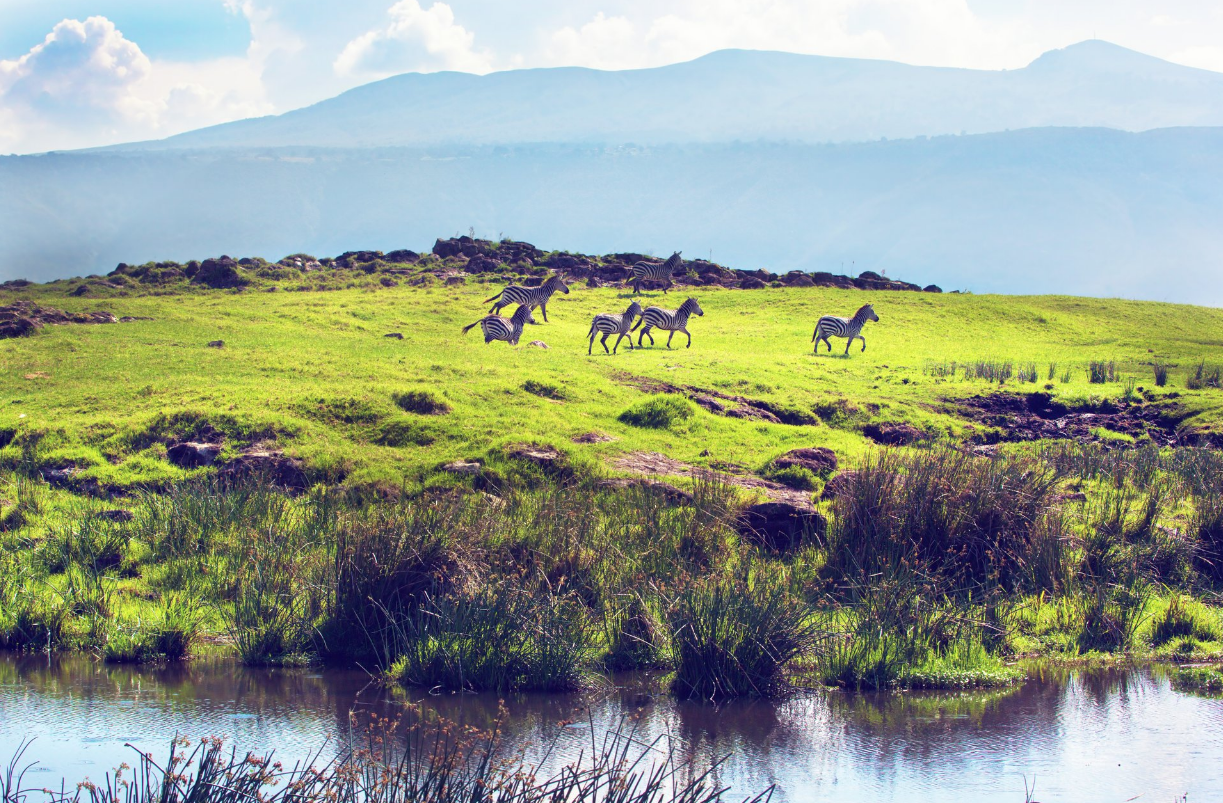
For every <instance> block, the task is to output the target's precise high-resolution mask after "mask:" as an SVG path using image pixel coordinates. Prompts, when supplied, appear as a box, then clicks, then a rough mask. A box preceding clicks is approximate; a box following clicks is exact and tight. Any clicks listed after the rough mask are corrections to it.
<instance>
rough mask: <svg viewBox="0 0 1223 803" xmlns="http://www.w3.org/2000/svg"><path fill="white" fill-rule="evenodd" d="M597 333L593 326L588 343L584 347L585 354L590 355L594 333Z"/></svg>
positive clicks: (593, 345)
mask: <svg viewBox="0 0 1223 803" xmlns="http://www.w3.org/2000/svg"><path fill="white" fill-rule="evenodd" d="M596 334H598V332H596V331H595V330H594V329H593V328H592V329H591V330H590V345H589V346H587V347H586V356H587V357H589V356H590V352H591V350H592V349H593V348H594V347H595V335H596Z"/></svg>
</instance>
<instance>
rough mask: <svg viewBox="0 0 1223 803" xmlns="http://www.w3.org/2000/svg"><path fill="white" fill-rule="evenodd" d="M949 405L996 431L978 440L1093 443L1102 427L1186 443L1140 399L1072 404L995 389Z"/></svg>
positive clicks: (1164, 442)
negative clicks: (1075, 405)
mask: <svg viewBox="0 0 1223 803" xmlns="http://www.w3.org/2000/svg"><path fill="white" fill-rule="evenodd" d="M949 405H950V410H949V412H952V413H953V414H955V415H958V416H960V417H962V418H967V419H969V420H970V421H973V422H976V423H978V424H982V425H984V426H988V427H994V428H996V429H997V431H996V432H988V433H979V434H977V435H975V436H974V437H973V438H972V440H973V441H974V442H976V443H983V444H990V443H997V442H1000V441H1005V442H1016V441H1035V440H1046V439H1048V440H1075V441H1079V442H1081V443H1091V442H1098V441H1103V440H1107V438H1101V437H1100V436H1099V435H1097V434H1096V433H1095V432H1094V431H1093V430H1097V429H1099V428H1103V429H1106V430H1109V431H1111V432H1117V433H1121V434H1124V435H1129V436H1131V437H1133V438H1141V437H1143V436H1147V437H1149V438H1150V439H1151V440H1152V441H1154V442H1155V443H1157V444H1159V445H1161V446H1176V445H1178V444H1181V445H1183V444H1182V443H1181V438H1180V437H1179V436H1178V435H1177V432H1176V428H1175V425H1174V424H1172V423H1171V422H1169V421H1167V420H1165V419H1164V418H1163V417H1162V416H1161V415H1160V409H1159V408H1158V407H1156V406H1153V405H1147V404H1142V403H1133V404H1127V403H1125V402H1103V403H1101V404H1098V405H1094V406H1091V407H1078V408H1070V407H1067V406H1066V405H1064V404H1062V403H1061V402H1058V401H1057V400H1055V399H1053V398H1051V397H1050V396H1049V395H1048V394H1045V393H1031V394H1027V395H1016V394H1011V393H993V394H989V395H984V396H973V397H971V398H967V399H953V400H949Z"/></svg>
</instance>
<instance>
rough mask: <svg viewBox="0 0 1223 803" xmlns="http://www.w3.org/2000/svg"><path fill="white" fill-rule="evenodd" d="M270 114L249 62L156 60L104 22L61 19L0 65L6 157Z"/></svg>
mask: <svg viewBox="0 0 1223 803" xmlns="http://www.w3.org/2000/svg"><path fill="white" fill-rule="evenodd" d="M270 111H272V107H271V105H270V104H269V103H268V102H267V100H266V98H264V97H263V92H262V87H261V84H260V75H259V69H258V65H255V64H253V63H252V61H251V60H250V59H249V58H248V59H237V58H229V59H215V60H209V61H202V62H193V63H189V64H188V63H178V62H169V61H152V60H150V59H149V58H148V56H146V55H145V53H144V52H143V51H142V50H141V49H140V46H139V45H138V44H137V43H135V42H133V41H131V40H129V39H127V38H126V37H125V36H124V35H123V33H122V31H120V30H119V29H118V28H116V27H115V24H114V23H113V22H111V21H110V20H109V19H107V18H106V17H90V18H88V19H86V20H84V21H83V22H82V21H80V20H74V19H66V20H63V21H62V22H60V23H59V24H57V25H56V26H55V27H54V28H53V29H52V31H51V33H49V34H47V36H46V38H45V39H44V40H43V41H42V42H41V43H39V44H37V45H35V46H34V47H32V48H31V49H30V51H29V52H28V53H26V54H25V55H23V56H21V57H19V58H16V59H11V60H0V151H10V150H12V151H19V152H37V151H46V150H56V149H65V148H78V147H87V146H93V145H101V144H107V143H112V142H122V141H125V140H130V139H146V138H150V137H156V136H166V135H169V134H175V133H178V132H180V131H185V130H188V129H190V128H194V127H197V126H202V125H211V124H214V123H218V122H223V121H226V120H233V119H235V118H238V117H247V116H252V115H256V114H266V113H268V112H270Z"/></svg>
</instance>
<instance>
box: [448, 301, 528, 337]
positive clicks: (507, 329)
mask: <svg viewBox="0 0 1223 803" xmlns="http://www.w3.org/2000/svg"><path fill="white" fill-rule="evenodd" d="M528 323H535V321H534V319H532V318H531V308H530V307H528V306H527V305H526V304H523V305H521V306H519V307H518V309H516V310H514V317H512V318H508V319H507V318H502V317H501V316H500V315H485V316H484V317H483V318H481V319H480V320H478V321H476V322H475V323H473V324H469V325H468V326H464V327H463V334H467V332H468V331H469V330H471V329H474V328H475V327H477V326H479V327H480V328H481V329H482V330H484V342H485V343H486V344H488V343H492V342H493V341H494V340H504V341H505V342H506V343H509V344H510V345H511V346H517V345H518V338H520V337H522V327H524V326H526V325H527V324H528Z"/></svg>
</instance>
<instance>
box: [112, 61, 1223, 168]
mask: <svg viewBox="0 0 1223 803" xmlns="http://www.w3.org/2000/svg"><path fill="white" fill-rule="evenodd" d="M1048 126H1068V127H1079V126H1085V127H1104V128H1115V129H1120V130H1125V131H1145V130H1150V129H1155V128H1167V127H1177V126H1223V73H1215V72H1210V71H1207V70H1199V69H1194V68H1191V67H1184V66H1181V65H1177V64H1172V63H1170V62H1166V61H1162V60H1160V59H1158V58H1154V57H1152V56H1147V55H1144V54H1141V53H1137V52H1135V51H1132V50H1127V49H1126V48H1122V47H1119V46H1117V45H1113V44H1109V43H1107V42H1101V41H1094V40H1093V41H1088V42H1082V43H1079V44H1077V45H1072V46H1070V47H1067V48H1065V49H1062V50H1055V51H1050V52H1048V53H1045V54H1044V55H1042V56H1040V57H1039V58H1037V59H1036V60H1035V61H1033V62H1032V63H1031V64H1030V65H1028V66H1027V67H1025V68H1023V69H1019V70H1010V71H986V70H966V69H953V68H944V67H916V66H911V65H906V64H900V63H897V62H888V61H871V60H863V59H847V58H831V57H825V56H808V55H797V54H792V53H780V52H771V51H745V50H723V51H718V52H714V53H710V54H709V55H706V56H703V57H701V58H698V59H695V60H693V61H689V62H684V63H681V64H672V65H668V66H664V67H655V68H650V69H641V70H625V71H618V72H604V71H598V70H591V69H585V68H578V67H561V68H548V69H526V70H510V71H506V72H498V73H491V74H489V75H483V76H479V75H468V74H465V73H453V72H441V73H429V74H416V73H411V74H405V75H399V76H395V77H393V78H388V79H386V80H383V81H378V82H375V83H371V84H367V85H365V86H361V87H358V88H356V89H353V90H350V91H348V92H345V93H343V94H341V95H339V96H337V97H335V98H332V99H329V100H325V101H322V102H320V103H316V104H314V105H313V106H309V107H306V108H303V109H298V110H295V111H291V112H287V113H285V114H281V115H279V116H274V117H262V118H255V119H250V120H241V121H237V122H233V123H226V124H223V125H218V126H213V127H210V128H205V129H200V130H198V131H192V132H188V133H185V134H181V135H178V136H175V137H170V138H168V139H165V140H158V141H153V142H143V143H132V144H129V145H120V146H114V147H112V148H108V149H104V150H161V149H178V148H183V149H197V148H215V147H225V148H257V147H284V146H308V147H323V148H328V147H334V148H360V147H394V146H402V147H432V146H455V145H496V144H523V143H550V142H566V143H584V144H591V143H598V144H608V145H623V144H629V143H632V144H639V145H661V144H688V143H719V142H735V141H742V142H754V141H760V140H767V141H785V142H801V143H821V142H853V141H870V140H877V139H881V138H889V139H903V138H910V137H917V136H938V135H945V134H960V133H968V134H974V133H988V132H996V131H1003V130H1015V129H1022V128H1036V127H1048Z"/></svg>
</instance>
